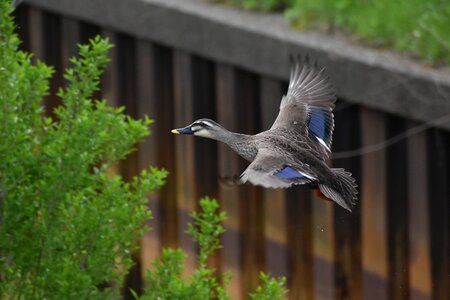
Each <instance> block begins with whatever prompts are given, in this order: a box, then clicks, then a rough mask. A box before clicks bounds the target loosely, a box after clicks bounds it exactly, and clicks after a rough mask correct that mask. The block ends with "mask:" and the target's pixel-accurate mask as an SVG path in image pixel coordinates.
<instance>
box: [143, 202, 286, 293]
mask: <svg viewBox="0 0 450 300" xmlns="http://www.w3.org/2000/svg"><path fill="white" fill-rule="evenodd" d="M200 208H201V212H200V213H199V214H197V213H193V214H192V218H193V220H194V224H188V231H187V233H189V234H190V235H191V236H192V237H193V239H194V241H196V242H197V244H198V247H199V255H198V264H197V265H198V266H197V268H196V269H195V270H194V272H193V274H192V276H191V277H190V278H183V277H182V276H181V274H182V272H183V269H184V268H183V266H184V259H185V257H186V253H185V252H184V251H182V250H180V249H165V250H164V251H163V256H162V258H161V259H160V260H155V262H154V263H153V271H148V272H147V280H148V282H149V284H148V286H147V288H146V289H145V291H144V295H143V296H142V297H138V296H137V295H136V294H135V298H136V299H138V300H158V299H167V300H169V299H170V300H184V299H189V300H209V299H210V300H213V299H220V300H225V299H229V295H228V294H227V293H226V287H227V285H228V283H229V281H230V279H231V274H225V275H224V276H222V277H223V278H224V279H223V284H220V283H219V282H218V281H217V279H216V275H215V270H214V269H213V268H210V267H208V266H207V264H206V262H207V260H208V257H209V256H210V255H211V254H212V253H213V252H214V251H216V250H217V249H219V248H220V247H221V245H220V242H219V237H220V235H221V234H222V233H223V232H224V229H223V227H222V225H221V223H222V222H223V221H224V220H225V218H226V215H225V213H224V212H218V211H217V210H218V208H219V205H218V203H217V201H216V200H214V199H209V198H203V199H201V200H200ZM260 280H261V285H260V286H259V287H257V289H256V291H255V292H254V293H251V294H250V298H251V299H254V300H279V299H284V298H283V296H284V294H286V292H287V291H286V289H284V287H283V285H284V284H285V281H286V280H285V278H284V277H282V278H279V279H275V278H270V277H269V276H268V275H267V274H264V273H261V274H260Z"/></svg>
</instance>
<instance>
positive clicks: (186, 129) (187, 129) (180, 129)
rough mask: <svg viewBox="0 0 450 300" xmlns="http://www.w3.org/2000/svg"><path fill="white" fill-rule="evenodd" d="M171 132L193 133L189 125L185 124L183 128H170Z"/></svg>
mask: <svg viewBox="0 0 450 300" xmlns="http://www.w3.org/2000/svg"><path fill="white" fill-rule="evenodd" d="M171 132H172V133H174V134H193V133H194V132H193V131H192V129H191V126H187V127H184V128H177V129H172V131H171Z"/></svg>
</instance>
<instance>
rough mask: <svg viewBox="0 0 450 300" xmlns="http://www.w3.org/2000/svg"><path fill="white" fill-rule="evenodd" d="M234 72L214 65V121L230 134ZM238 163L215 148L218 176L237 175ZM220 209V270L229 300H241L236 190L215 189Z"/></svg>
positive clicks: (224, 149)
mask: <svg viewBox="0 0 450 300" xmlns="http://www.w3.org/2000/svg"><path fill="white" fill-rule="evenodd" d="M235 90H236V81H235V72H234V70H233V68H232V67H231V66H228V65H222V64H217V65H216V91H217V92H216V96H217V100H216V101H217V102H216V103H217V106H216V110H217V119H218V122H219V123H220V124H222V125H223V126H224V127H226V128H228V129H230V130H234V129H235V126H236V123H237V117H236V115H235V114H234V111H235V110H236V102H235ZM239 171H240V170H239V160H238V158H237V156H236V154H234V153H232V151H231V150H230V149H228V148H227V146H225V145H223V144H219V176H220V177H222V178H223V177H229V176H235V175H237V174H239ZM219 193H220V198H221V203H222V209H223V210H224V211H226V212H227V215H228V218H227V220H226V221H225V222H224V226H225V229H226V232H225V233H224V235H223V237H222V244H223V249H224V254H223V268H224V269H230V268H231V270H232V272H233V278H232V280H231V283H230V288H229V292H230V296H231V299H237V300H239V299H242V295H243V292H242V285H241V282H242V273H241V248H242V244H241V241H240V234H239V231H238V229H239V199H238V196H239V193H238V188H237V187H236V186H232V187H229V186H227V185H225V184H222V185H221V186H220V189H219Z"/></svg>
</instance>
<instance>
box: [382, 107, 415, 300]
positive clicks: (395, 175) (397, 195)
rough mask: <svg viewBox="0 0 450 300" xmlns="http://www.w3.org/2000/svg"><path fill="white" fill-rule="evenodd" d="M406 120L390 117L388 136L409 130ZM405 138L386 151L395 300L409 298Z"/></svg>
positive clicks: (391, 291)
mask: <svg viewBox="0 0 450 300" xmlns="http://www.w3.org/2000/svg"><path fill="white" fill-rule="evenodd" d="M406 129H407V128H406V124H405V121H404V120H402V119H400V118H397V117H393V116H388V117H387V119H386V137H387V138H390V137H392V136H395V135H397V134H399V133H401V132H404V131H405V130H406ZM406 146H407V145H406V141H405V140H402V141H400V142H398V143H396V144H393V145H392V146H390V147H388V148H387V151H386V182H387V185H386V192H387V199H386V200H387V230H388V259H389V265H388V271H389V272H388V274H389V278H388V280H389V284H388V296H389V299H392V300H394V299H395V300H401V299H405V300H406V299H409V296H410V293H409V283H408V278H409V272H408V271H409V270H408V261H409V259H408V254H409V253H408V177H407V176H408V173H407V152H406V151H407V148H406Z"/></svg>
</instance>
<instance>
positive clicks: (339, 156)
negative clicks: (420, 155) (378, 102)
mask: <svg viewBox="0 0 450 300" xmlns="http://www.w3.org/2000/svg"><path fill="white" fill-rule="evenodd" d="M449 121H450V114H447V115H445V116H442V117H440V118H438V119H436V120H433V121H431V122H427V123H424V124H421V125H418V126H415V127H413V128H410V129H408V130H406V131H404V132H402V133H400V134H398V135H396V136H393V137H391V138H389V139H386V140H384V141H382V142H380V143H378V144H372V145H369V146H366V147H362V148H358V149H355V150H349V151H341V152H335V153H333V155H332V156H333V159H343V158H352V157H357V156H361V155H364V154H368V153H372V152H377V151H380V150H383V149H385V148H387V147H389V146H391V145H393V144H395V143H398V142H400V141H402V140H403V139H406V138H408V137H410V136H413V135H416V134H418V133H420V132H422V131H425V130H427V129H428V128H431V127H433V126H436V125H442V124H445V123H447V122H449Z"/></svg>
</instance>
